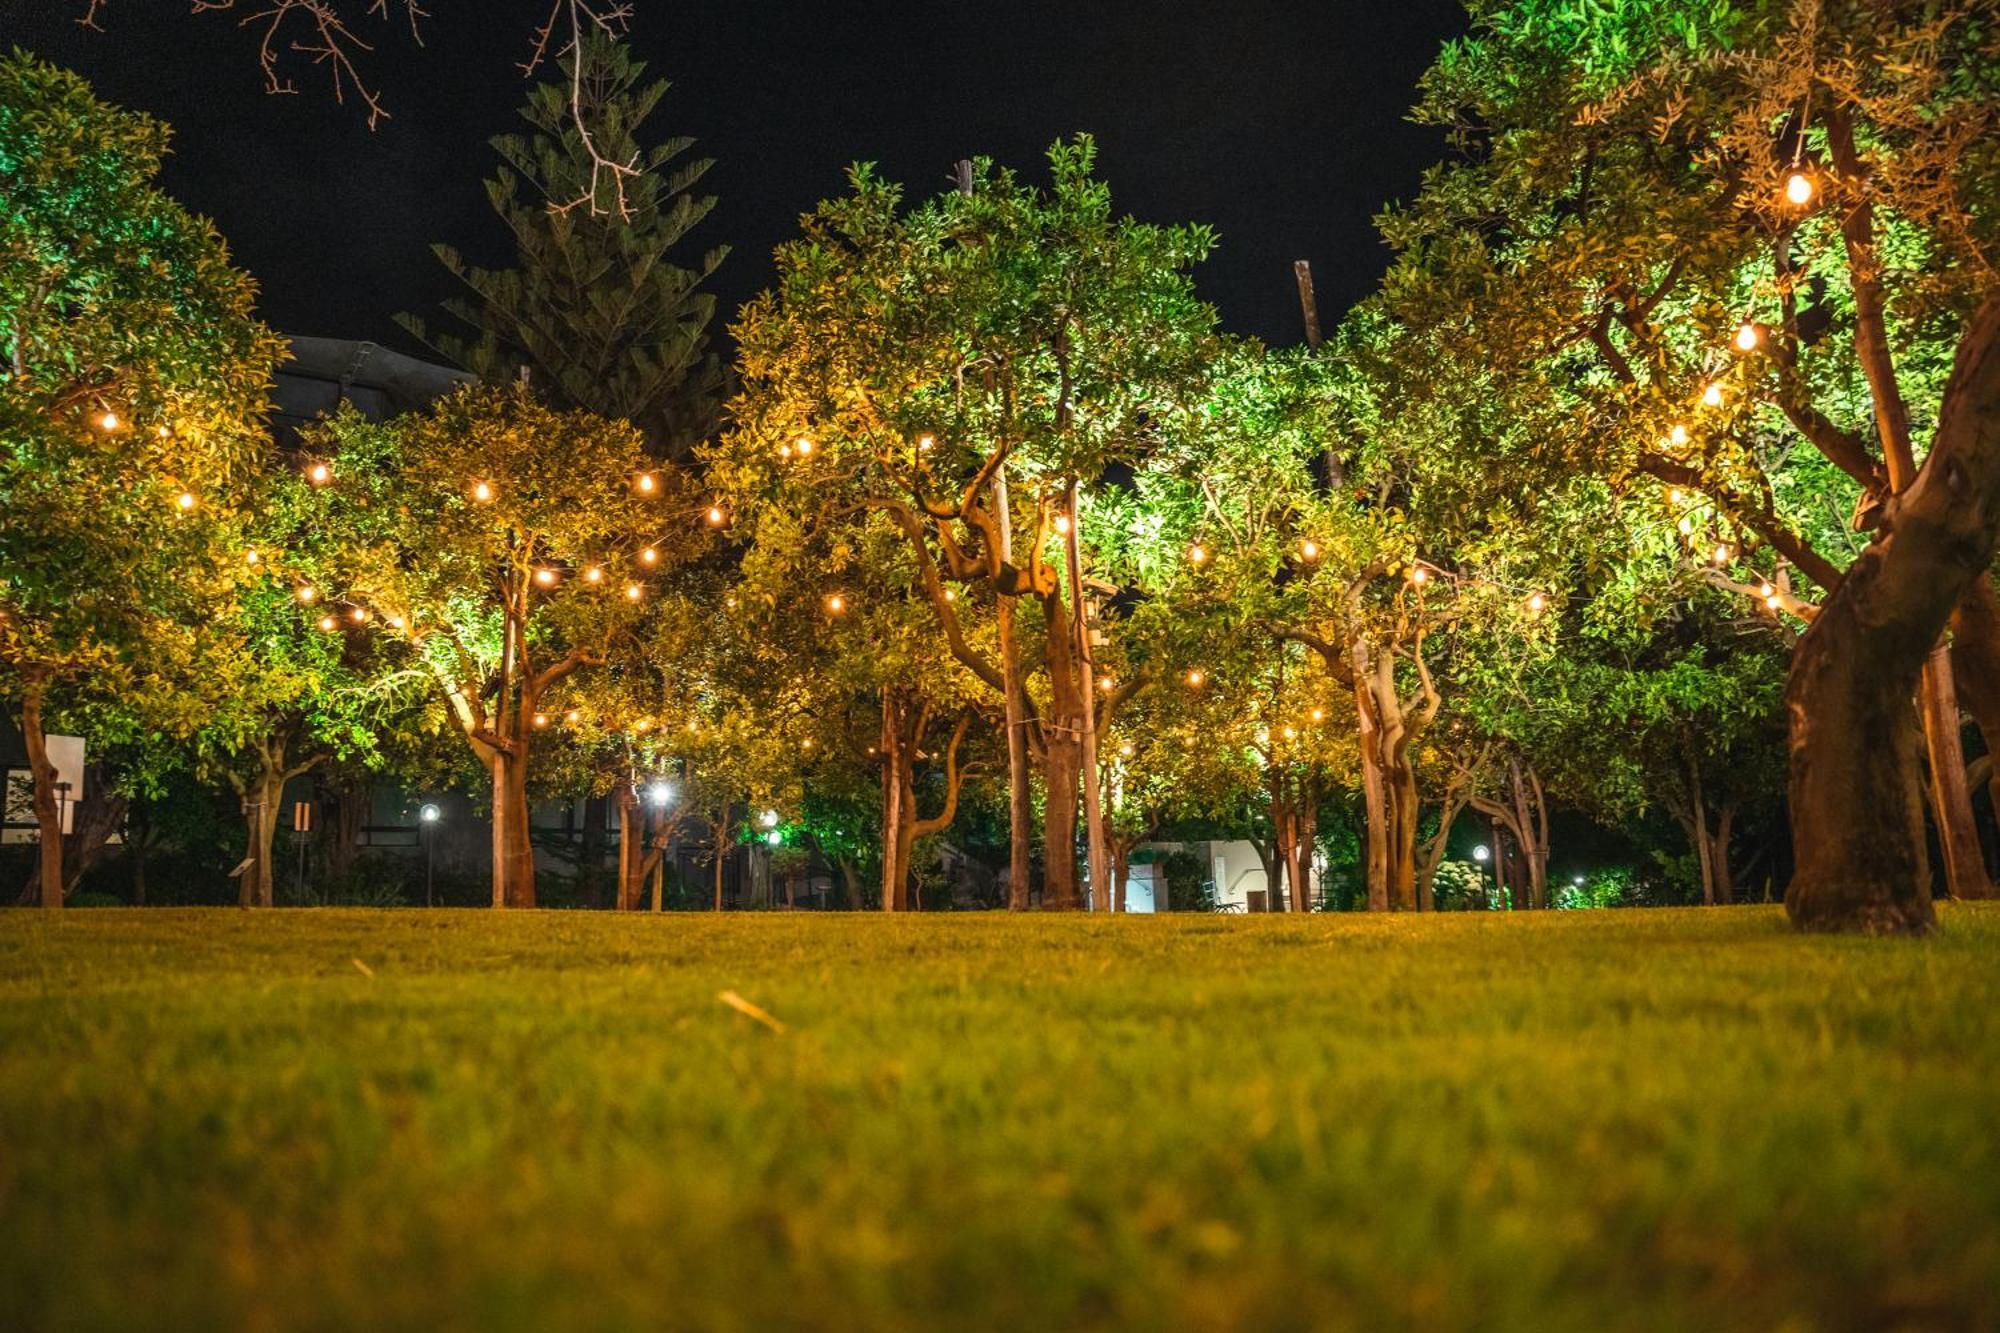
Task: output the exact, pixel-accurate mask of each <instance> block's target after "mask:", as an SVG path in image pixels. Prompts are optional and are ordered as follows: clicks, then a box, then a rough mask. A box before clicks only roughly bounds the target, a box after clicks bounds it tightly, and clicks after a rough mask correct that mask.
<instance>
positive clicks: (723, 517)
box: [708, 505, 729, 528]
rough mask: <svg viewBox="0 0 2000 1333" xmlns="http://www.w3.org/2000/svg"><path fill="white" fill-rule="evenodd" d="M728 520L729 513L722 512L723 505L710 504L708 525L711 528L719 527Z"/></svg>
mask: <svg viewBox="0 0 2000 1333" xmlns="http://www.w3.org/2000/svg"><path fill="white" fill-rule="evenodd" d="M728 520H729V515H727V514H725V513H723V512H722V506H721V505H710V506H709V507H708V526H710V527H711V528H719V527H721V526H722V525H723V524H724V523H726V522H727V521H728Z"/></svg>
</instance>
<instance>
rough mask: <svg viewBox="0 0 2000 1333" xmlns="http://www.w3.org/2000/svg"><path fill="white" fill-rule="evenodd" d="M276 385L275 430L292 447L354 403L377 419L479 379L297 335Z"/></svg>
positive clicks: (361, 346) (372, 349) (376, 347)
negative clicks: (305, 430)
mask: <svg viewBox="0 0 2000 1333" xmlns="http://www.w3.org/2000/svg"><path fill="white" fill-rule="evenodd" d="M291 343H292V355H291V359H290V360H288V361H286V362H285V363H284V364H283V365H282V366H280V367H278V373H277V376H276V379H275V381H274V383H273V384H272V387H271V429H272V430H273V431H274V432H276V434H277V436H278V439H279V441H280V442H281V443H285V444H290V443H292V442H293V441H294V440H295V439H296V437H297V435H298V431H299V428H300V427H301V426H304V425H306V424H308V423H309V422H312V421H315V420H317V419H318V418H320V417H323V416H326V415H328V414H329V413H331V412H332V411H333V410H334V408H336V407H338V406H339V405H340V404H341V403H343V402H348V403H353V404H354V405H355V407H357V408H359V409H360V410H361V413H362V415H363V416H366V417H367V418H368V419H369V420H371V421H382V420H385V419H387V418H389V417H393V416H396V415H398V414H400V413H403V412H410V411H414V410H416V409H417V408H420V407H426V406H428V405H429V404H430V403H431V402H432V401H433V400H434V399H437V398H442V397H443V396H444V395H445V394H447V393H450V392H451V391H452V390H453V389H455V388H457V387H458V386H459V385H461V384H467V383H470V382H471V381H472V379H473V376H472V375H470V374H469V373H467V372H465V371H463V370H453V369H451V368H450V367H448V366H440V365H434V364H432V363H431V362H429V361H419V360H417V359H416V358H415V357H413V356H405V355H403V354H402V353H401V352H396V351H391V350H390V349H389V348H387V347H383V346H382V345H380V344H379V343H371V342H356V341H354V340H352V339H348V338H307V337H300V336H294V337H293V338H292V340H291Z"/></svg>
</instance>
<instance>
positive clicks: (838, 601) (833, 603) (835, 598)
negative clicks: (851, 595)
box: [826, 593, 847, 616]
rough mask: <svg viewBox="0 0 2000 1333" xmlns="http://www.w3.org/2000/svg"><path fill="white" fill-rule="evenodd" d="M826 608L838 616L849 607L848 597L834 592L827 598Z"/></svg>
mask: <svg viewBox="0 0 2000 1333" xmlns="http://www.w3.org/2000/svg"><path fill="white" fill-rule="evenodd" d="M826 609H827V610H828V611H829V612H831V613H832V614H834V615H836V616H837V615H839V614H840V613H841V612H843V611H845V610H846V609H847V599H846V598H845V597H842V596H841V595H840V594H839V593H834V594H832V595H831V596H829V597H828V598H827V599H826Z"/></svg>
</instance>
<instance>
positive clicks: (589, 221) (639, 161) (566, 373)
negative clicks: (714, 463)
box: [402, 33, 728, 453]
mask: <svg viewBox="0 0 2000 1333" xmlns="http://www.w3.org/2000/svg"><path fill="white" fill-rule="evenodd" d="M559 65H560V68H559V70H558V71H557V77H553V78H550V79H548V80H546V81H544V82H542V83H540V84H537V85H536V86H535V88H534V89H533V90H532V91H531V92H530V93H529V95H528V104H527V105H526V106H525V107H524V108H522V112H521V115H522V118H523V119H525V120H526V121H527V122H528V124H529V126H530V127H531V129H532V131H533V132H532V134H530V135H527V136H522V135H503V136H501V137H499V138H497V139H495V140H493V148H494V151H496V152H497V153H498V154H499V155H500V158H501V161H502V163H503V165H502V166H501V168H500V170H499V173H498V174H497V175H496V176H495V177H494V178H493V179H492V180H490V181H488V182H487V185H486V194H487V198H488V200H489V201H490V202H491V203H492V205H493V211H494V212H496V213H498V214H499V215H500V219H501V221H503V222H504V223H505V224H506V226H507V230H508V233H509V234H510V235H511V236H512V237H513V240H514V248H515V257H514V266H513V267H511V268H505V269H485V268H480V267H478V266H476V265H474V264H471V263H469V262H468V261H466V260H465V259H464V258H463V257H462V256H461V255H460V254H459V253H458V251H456V250H455V249H453V248H452V247H450V246H446V245H440V246H438V247H437V254H438V258H439V259H441V260H443V261H444V264H445V267H446V268H448V269H450V270H451V272H452V275H453V276H454V277H456V278H457V279H458V280H459V281H460V282H462V283H464V284H465V286H466V287H467V288H468V289H469V290H470V292H471V296H470V298H465V299H455V300H451V301H448V302H446V303H445V310H446V313H447V314H449V315H450V316H451V317H452V319H453V320H454V321H455V322H457V323H459V324H462V325H464V326H466V327H467V328H469V329H470V330H471V334H470V336H459V335H455V334H452V333H448V332H443V331H434V330H432V329H430V328H429V327H428V326H426V325H425V324H424V322H423V321H422V320H420V319H416V318H414V317H411V316H404V317H403V320H402V323H403V325H404V327H406V328H408V329H409V330H410V331H411V332H412V333H414V334H415V335H416V336H417V337H418V338H420V339H422V340H423V341H424V342H426V343H428V344H430V345H431V346H432V347H435V348H436V349H437V350H438V351H439V352H441V353H442V354H444V355H445V356H446V357H448V358H449V359H451V360H452V361H454V362H456V363H457V364H459V365H461V366H464V367H465V368H466V369H468V370H471V371H473V372H474V373H476V374H478V375H480V376H482V377H484V378H485V379H487V380H489V381H493V382H504V381H507V380H511V379H513V378H514V377H515V374H516V372H517V370H519V369H521V368H526V369H528V370H529V371H530V372H531V373H532V375H533V380H534V386H535V389H536V391H537V392H539V393H540V394H542V395H543V396H544V397H546V398H547V399H549V400H550V401H551V402H553V403H555V404H556V405H558V406H561V407H575V408H583V409H586V410H588V411H592V412H596V413H598V414H599V415H601V416H606V417H614V418H622V419H624V420H628V421H631V422H632V423H634V424H635V425H637V426H638V427H639V428H640V430H642V431H643V432H645V434H646V437H647V439H648V441H649V442H650V443H651V444H652V445H653V446H654V447H655V448H656V449H662V450H666V451H669V452H670V453H681V452H684V451H685V450H686V449H687V447H688V446H689V445H690V444H691V443H692V442H693V441H695V440H698V439H700V438H702V437H703V436H704V435H705V434H706V433H707V432H708V430H709V429H710V427H711V425H712V424H713V421H714V417H715V408H716V405H717V402H718V400H719V398H720V396H721V389H722V370H721V365H720V362H719V361H718V359H717V358H716V357H715V355H714V354H713V353H712V352H711V351H710V348H709V325H710V323H711V322H712V321H713V319H714V316H715V298H714V297H713V296H711V295H709V294H707V293H705V292H703V291H701V290H700V288H701V285H702V284H703V283H704V282H706V281H707V280H708V278H709V276H710V275H711V274H713V273H714V272H715V269H716V267H717V265H719V264H720V263H721V262H722V260H723V257H724V256H725V255H726V254H727V253H728V252H727V250H726V249H723V248H717V249H712V250H710V251H708V252H707V253H706V254H704V255H702V256H701V257H700V259H699V260H698V261H696V263H695V264H694V266H693V267H691V268H686V267H682V266H681V265H679V264H677V263H676V262H675V261H674V254H675V252H676V250H677V249H678V247H679V246H680V244H681V242H682V241H683V240H684V239H686V237H687V235H688V233H689V232H691V231H692V230H693V229H694V228H695V227H696V226H697V225H699V224H700V222H701V221H702V220H703V219H704V218H706V217H707V216H708V214H709V211H710V210H711V209H713V208H714V207H715V199H714V198H713V197H712V196H703V195H696V194H694V193H693V191H694V189H695V187H696V186H697V185H698V184H699V183H700V181H701V178H702V177H703V176H705V175H707V173H708V169H709V167H710V166H712V165H713V163H712V162H711V161H710V160H709V159H707V158H699V159H691V160H687V161H681V160H680V159H681V158H682V157H683V156H684V154H686V152H687V150H688V149H689V148H690V147H691V146H692V145H693V140H691V139H686V138H673V139H668V140H665V141H663V142H661V143H658V144H655V145H653V146H651V147H642V146H641V133H642V130H643V127H644V124H645V121H646V120H647V119H648V118H649V117H650V116H651V115H652V113H653V111H654V109H655V108H656V107H657V106H658V104H659V102H660V99H661V98H662V97H664V96H665V95H666V92H667V84H666V83H665V82H664V81H658V80H656V81H653V82H647V81H645V69H646V67H645V64H644V63H643V62H641V61H637V60H634V59H633V58H632V56H631V53H630V52H629V51H628V50H627V49H626V48H625V45H624V43H622V42H620V41H617V40H615V39H613V38H611V37H609V36H606V35H604V34H602V33H593V34H591V35H590V36H588V37H587V38H586V39H585V40H584V41H583V42H582V44H581V46H580V47H579V48H578V49H576V50H573V51H570V52H568V53H566V54H565V55H564V57H563V59H562V60H561V61H560V62H559ZM579 65H580V68H579V67H578V66H579ZM579 120H581V122H582V123H583V124H587V125H588V126H590V134H591V139H592V143H593V144H594V147H595V150H596V151H595V153H593V152H592V151H591V147H592V145H587V144H586V143H585V142H584V140H583V138H582V135H581V132H580V131H579V129H578V123H579ZM607 163H611V164H616V165H615V166H607V165H606V164H607Z"/></svg>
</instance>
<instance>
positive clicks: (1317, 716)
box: [1312, 708, 1326, 722]
mask: <svg viewBox="0 0 2000 1333" xmlns="http://www.w3.org/2000/svg"><path fill="white" fill-rule="evenodd" d="M1312 720H1313V721H1315V722H1324V721H1326V710H1325V709H1324V708H1315V709H1313V710H1312Z"/></svg>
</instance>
